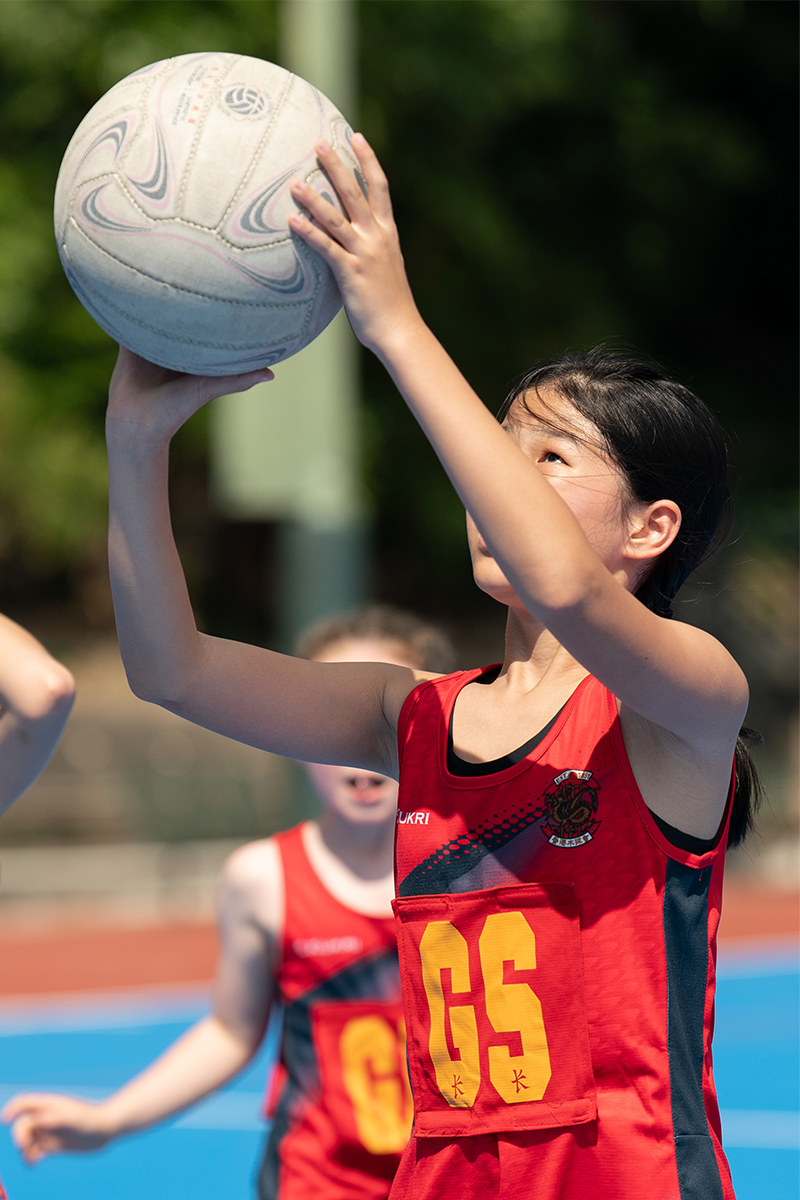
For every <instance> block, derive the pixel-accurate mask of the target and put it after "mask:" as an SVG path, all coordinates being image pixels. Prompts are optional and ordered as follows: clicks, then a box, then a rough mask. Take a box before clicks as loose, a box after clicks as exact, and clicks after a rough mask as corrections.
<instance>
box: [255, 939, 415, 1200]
mask: <svg viewBox="0 0 800 1200" xmlns="http://www.w3.org/2000/svg"><path fill="white" fill-rule="evenodd" d="M399 992H400V977H399V968H398V964H397V951H396V950H388V951H386V952H385V953H382V954H376V955H375V956H374V957H372V958H362V959H359V960H358V961H357V962H354V963H352V964H351V965H350V966H349V967H345V968H344V970H342V971H340V972H339V974H338V975H332V976H331V977H330V979H326V980H325V982H324V983H323V984H320V986H319V987H318V988H315V990H314V991H313V992H306V994H305V995H304V996H301V997H300V998H299V999H298V1000H295V1001H294V1003H293V1004H288V1005H287V1006H286V1007H285V1008H284V1011H283V1029H282V1033H281V1061H282V1062H283V1064H284V1066H285V1067H286V1070H287V1072H288V1079H287V1081H286V1085H285V1087H284V1089H283V1091H282V1093H281V1096H280V1100H279V1101H278V1107H277V1111H276V1113H275V1119H274V1121H273V1123H272V1129H271V1130H270V1134H269V1138H268V1139H267V1145H266V1149H265V1152H264V1159H263V1162H262V1164H261V1170H260V1172H259V1177H258V1188H259V1191H258V1195H259V1198H260V1200H276V1197H277V1195H278V1188H279V1184H280V1179H279V1175H280V1157H279V1154H280V1142H281V1138H283V1137H284V1136H285V1135H286V1133H287V1132H288V1131H289V1130H290V1129H291V1128H292V1126H293V1125H294V1123H295V1121H296V1119H297V1113H298V1112H299V1111H301V1110H302V1108H303V1106H304V1105H305V1104H306V1103H307V1102H308V1100H309V1099H310V1100H311V1101H312V1102H314V1101H315V1100H316V1098H317V1096H318V1093H319V1070H318V1067H317V1058H316V1052H315V1050H314V1042H313V1038H312V1036H311V1006H312V1005H313V1004H316V1003H318V1002H320V1001H324V1000H360V999H370V998H374V999H377V1000H382V999H383V1000H389V999H394V998H396V997H397V996H398V995H399ZM312 1200H313V1198H312Z"/></svg>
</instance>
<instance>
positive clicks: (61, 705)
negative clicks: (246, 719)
mask: <svg viewBox="0 0 800 1200" xmlns="http://www.w3.org/2000/svg"><path fill="white" fill-rule="evenodd" d="M74 699H75V681H74V680H73V678H72V676H71V674H70V673H69V671H68V670H67V668H66V667H64V666H62V665H61V663H59V662H56V660H55V659H54V658H52V657H51V656H50V655H49V654H48V653H47V651H46V650H45V648H44V646H42V645H41V643H40V642H37V640H36V638H35V637H33V636H32V635H31V634H30V633H28V632H27V631H26V630H24V629H23V628H22V627H21V626H20V625H17V623H16V622H15V621H12V620H10V619H9V618H8V617H4V616H2V615H0V813H3V812H5V810H6V809H7V808H8V807H9V806H10V805H11V804H13V803H14V801H15V800H16V799H17V797H18V796H21V795H22V793H23V792H24V791H25V790H26V788H29V787H30V785H31V784H32V783H33V782H34V780H35V779H37V778H38V777H39V775H40V774H41V772H42V771H43V770H44V768H45V767H46V766H47V763H48V762H49V760H50V755H51V754H52V753H53V751H54V750H55V748H56V744H57V743H58V739H59V738H60V737H61V733H62V731H63V729H64V726H65V725H66V723H67V717H68V716H69V714H70V710H71V709H72V702H73V700H74ZM5 1195H6V1194H5V1191H4V1189H3V1184H2V1182H0V1200H5Z"/></svg>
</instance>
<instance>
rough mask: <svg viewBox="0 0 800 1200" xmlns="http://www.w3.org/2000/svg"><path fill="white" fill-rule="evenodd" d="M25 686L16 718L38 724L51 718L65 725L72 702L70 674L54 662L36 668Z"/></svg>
mask: <svg viewBox="0 0 800 1200" xmlns="http://www.w3.org/2000/svg"><path fill="white" fill-rule="evenodd" d="M28 683H29V686H28V688H27V689H26V691H27V694H26V696H25V698H24V700H23V702H22V703H21V704H20V705H19V708H18V715H19V716H20V717H21V718H22V719H23V720H25V721H30V722H31V723H37V724H38V723H40V722H43V721H49V720H51V719H53V718H60V719H61V720H62V721H66V719H67V717H68V716H69V713H70V710H71V708H72V705H73V702H74V700H75V680H74V678H73V676H72V673H71V672H70V671H68V670H67V668H66V667H65V666H62V664H61V663H59V662H56V661H55V659H53V660H51V662H49V663H47V664H45V665H44V666H43V667H41V668H39V669H38V670H37V672H36V674H35V676H34V677H33V678H31V679H30V680H29V681H28Z"/></svg>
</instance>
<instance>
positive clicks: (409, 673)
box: [383, 667, 444, 729]
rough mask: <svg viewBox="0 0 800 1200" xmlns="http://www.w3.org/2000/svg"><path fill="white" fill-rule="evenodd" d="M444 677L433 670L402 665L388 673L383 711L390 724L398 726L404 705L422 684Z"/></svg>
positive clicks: (394, 726)
mask: <svg viewBox="0 0 800 1200" xmlns="http://www.w3.org/2000/svg"><path fill="white" fill-rule="evenodd" d="M442 678H444V677H443V676H442V675H436V674H434V673H433V672H431V671H413V670H409V669H407V668H405V667H400V668H398V669H397V671H396V672H395V671H392V672H391V673H390V674H389V675H387V678H386V687H385V689H384V693H383V711H384V714H385V716H386V720H387V722H388V723H389V725H391V727H392V728H393V729H396V728H397V725H398V722H399V721H400V713H401V712H402V711H403V705H404V704H405V702H406V700H407V699H408V697H409V696H410V695H411V693H412V692H413V691H415V690H416V688H418V687H419V686H420V684H424V683H431V682H433V680H435V679H442Z"/></svg>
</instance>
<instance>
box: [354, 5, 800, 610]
mask: <svg viewBox="0 0 800 1200" xmlns="http://www.w3.org/2000/svg"><path fill="white" fill-rule="evenodd" d="M361 14H362V39H363V55H362V72H363V102H362V112H363V126H364V129H365V132H366V133H367V135H368V136H369V137H370V138H371V139H372V140H373V142H374V144H375V146H376V148H377V150H378V152H379V154H380V155H381V157H382V159H383V161H384V165H385V167H386V170H387V173H388V175H389V178H390V181H391V183H392V189H393V197H394V203H395V209H396V214H397V218H398V223H399V226H400V230H401V234H402V238H403V246H404V253H405V257H406V262H407V266H408V270H409V274H410V276H411V281H412V285H413V287H414V291H415V294H416V296H417V299H418V301H419V304H420V307H421V309H422V311H423V313H424V314H425V316H426V318H427V319H428V320H429V321H430V323H431V324H432V326H433V328H434V330H435V331H436V332H437V333H438V334H439V336H440V337H441V338H442V340H443V341H444V343H445V345H446V346H447V347H448V349H449V350H450V351H451V353H452V354H453V356H454V358H455V359H456V361H457V362H458V363H459V365H460V366H461V367H462V368H463V369H464V371H465V373H466V374H467V376H468V377H469V378H470V380H471V381H472V382H473V384H474V385H475V387H476V388H477V389H478V391H479V393H480V394H481V395H482V396H483V397H484V399H485V401H486V402H487V403H488V404H489V405H490V406H491V407H496V406H497V405H498V404H499V402H500V400H501V399H502V397H503V395H504V393H505V392H506V391H507V389H508V385H509V383H510V381H511V380H512V378H513V377H515V376H518V375H519V374H521V373H522V372H523V371H524V370H526V369H527V368H528V367H529V366H531V365H532V363H533V362H534V361H536V360H537V359H540V358H542V357H546V356H549V355H552V354H557V353H559V352H561V351H563V350H564V349H565V348H566V347H567V346H569V347H573V348H579V347H582V346H585V345H587V344H591V343H595V342H597V341H600V340H604V339H619V340H622V341H625V342H627V343H630V344H634V345H637V346H639V347H641V348H643V349H646V350H647V351H649V352H650V353H652V354H653V355H655V356H656V357H658V358H661V359H663V360H665V361H666V362H667V363H668V364H670V365H671V366H673V368H674V369H676V370H677V371H678V372H679V373H681V374H682V375H683V377H685V378H688V380H689V381H690V382H691V383H693V384H694V386H696V387H697V389H698V390H699V391H700V393H701V395H703V396H704V397H705V398H706V399H707V400H708V401H709V402H710V403H711V404H712V406H713V407H714V408H715V409H716V410H717V411H718V413H719V414H720V416H721V418H722V421H723V423H724V425H725V426H726V428H727V430H728V432H729V434H730V436H731V441H732V448H733V460H734V469H735V479H736V482H737V492H738V497H737V498H738V501H739V508H740V515H741V521H742V523H743V525H744V527H745V528H750V529H752V530H753V531H754V532H757V534H758V536H759V537H760V538H766V539H767V540H768V541H769V542H771V543H772V544H773V545H776V546H780V548H781V549H782V550H783V551H784V552H785V551H786V550H787V549H788V548H789V547H790V545H793V542H794V532H795V511H796V510H795V504H794V487H795V480H796V456H795V438H794V436H793V431H794V429H795V427H796V426H795V394H796V385H795V380H796V340H795V331H796V320H797V307H796V286H795V262H796V254H795V246H796V234H795V226H796V223H795V212H796V182H795V149H794V148H795V146H796V144H797V116H796V113H797V104H796V99H797V96H796V90H797V89H796V85H797V60H796V54H795V44H796V38H795V34H796V30H797V22H798V13H797V9H796V7H795V6H793V5H786V4H783V3H780V2H778V3H772V2H769V0H767V2H762V3H760V4H746V3H741V2H739V0H709V2H707V3H698V2H695V0H692V2H667V3H658V4H653V3H649V2H643V3H640V2H633V3H624V4H622V3H616V2H611V3H605V2H602V0H601V2H591V3H583V2H578V3H558V2H556V3H548V2H544V3H541V2H538V0H532V2H529V0H511V2H510V3H506V2H504V0H498V2H495V3H473V2H470V0H466V2H461V0H440V2H439V3H436V4H430V3H427V2H426V0H410V2H406V3H399V4H398V3H380V4H375V3H366V4H363V5H362V6H361ZM367 381H368V384H367V390H368V395H369V396H370V398H371V401H372V412H371V423H370V443H369V445H370V452H371V458H370V470H371V475H370V478H371V484H372V489H373V494H374V497H375V506H376V509H377V513H378V528H379V534H378V538H377V543H378V546H379V547H382V548H383V557H382V562H381V567H382V574H381V578H382V580H383V587H384V588H385V590H386V593H387V594H389V595H392V596H393V597H395V598H396V599H402V600H405V601H406V602H409V603H413V604H416V605H417V606H419V605H428V606H433V607H435V608H438V609H441V608H442V607H443V606H444V607H445V608H448V609H449V608H451V607H453V606H454V605H455V603H456V602H455V596H456V590H457V593H458V597H459V599H458V607H459V608H460V609H462V610H463V605H464V591H465V589H464V586H463V585H464V580H465V578H466V572H467V570H468V568H467V563H466V557H465V553H464V551H463V550H462V549H461V546H462V545H463V542H461V541H460V539H459V538H458V537H456V536H455V533H456V530H458V529H459V528H460V526H461V512H460V506H459V504H458V501H457V499H456V498H455V496H454V495H453V493H452V490H451V489H450V487H449V484H448V482H447V480H446V479H445V477H444V475H443V473H442V471H441V469H440V468H439V467H438V465H437V464H436V462H435V460H434V458H433V455H432V454H431V453H430V452H429V451H428V450H427V447H426V446H425V445H424V441H423V439H422V437H421V435H420V434H419V432H418V431H417V429H416V428H415V426H414V424H413V422H412V421H410V419H409V418H408V415H407V413H406V412H405V410H404V409H403V407H402V406H401V405H399V404H398V402H397V400H396V398H395V396H394V395H393V389H392V387H391V385H390V384H389V383H388V381H387V380H386V378H385V376H384V375H383V373H382V371H381V369H380V367H379V366H378V365H377V364H376V363H374V362H368V363H367ZM790 431H792V432H790ZM409 462H413V463H414V469H413V472H409V470H408V464H409ZM411 480H413V482H410V481H411ZM476 603H480V601H479V600H476Z"/></svg>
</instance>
